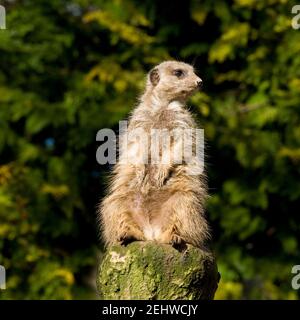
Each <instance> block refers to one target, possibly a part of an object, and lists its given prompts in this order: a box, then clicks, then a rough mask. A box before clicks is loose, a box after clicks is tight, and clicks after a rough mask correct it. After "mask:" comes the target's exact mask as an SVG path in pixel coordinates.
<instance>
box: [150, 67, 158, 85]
mask: <svg viewBox="0 0 300 320" xmlns="http://www.w3.org/2000/svg"><path fill="white" fill-rule="evenodd" d="M149 79H150V81H151V83H152V85H153V86H156V85H157V84H158V82H159V73H158V69H157V68H154V69H152V70H151V71H150V73H149Z"/></svg>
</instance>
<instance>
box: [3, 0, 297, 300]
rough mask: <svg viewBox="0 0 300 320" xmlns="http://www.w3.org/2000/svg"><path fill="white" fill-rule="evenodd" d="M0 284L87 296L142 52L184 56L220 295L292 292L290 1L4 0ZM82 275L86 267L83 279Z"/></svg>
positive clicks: (143, 67) (19, 292) (42, 293)
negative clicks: (111, 145) (116, 140)
mask: <svg viewBox="0 0 300 320" xmlns="http://www.w3.org/2000/svg"><path fill="white" fill-rule="evenodd" d="M1 4H2V5H4V6H5V7H6V9H7V29H6V30H0V154H1V156H0V263H1V264H2V265H4V266H5V267H6V269H7V290H6V291H3V292H1V296H0V298H22V299H24V298H26V299H29V298H37V299H68V298H69V299H71V298H79V297H80V298H94V297H95V296H94V293H93V292H92V291H91V290H89V289H88V285H87V284H86V283H87V282H88V278H89V273H90V272H91V270H92V269H93V267H95V266H96V265H97V262H96V260H97V258H96V255H97V248H96V244H97V243H98V242H97V229H96V226H95V207H96V204H97V202H98V199H99V197H100V196H101V194H102V190H103V188H104V186H105V172H106V171H107V169H108V168H106V167H101V166H99V165H97V163H96V160H95V153H96V149H97V147H98V146H97V144H96V141H95V136H96V133H97V131H98V130H99V129H101V128H103V127H112V128H117V124H118V121H119V120H120V119H122V118H124V117H126V115H127V114H128V112H129V111H130V109H131V108H132V106H133V105H134V103H135V100H136V96H137V94H138V93H139V92H140V90H142V87H143V83H144V75H145V72H146V71H147V70H149V69H150V68H151V67H152V66H153V65H154V64H156V63H159V62H160V61H162V60H164V59H169V58H175V59H182V60H185V61H187V62H190V63H194V64H195V67H196V68H197V70H198V71H199V73H200V75H201V77H202V78H203V80H204V84H205V87H204V90H203V92H201V93H198V94H197V95H195V96H194V97H193V98H192V100H191V105H192V108H193V110H194V111H195V112H196V113H197V114H198V116H199V119H200V123H201V125H202V126H203V127H204V129H205V135H206V140H207V148H206V150H207V163H208V165H207V168H208V175H209V183H210V193H211V195H212V197H211V199H210V201H209V204H208V217H209V219H210V220H211V224H212V226H213V231H214V247H215V250H216V252H217V256H218V263H219V268H220V272H221V274H222V280H221V282H220V288H219V290H218V291H217V297H218V298H232V299H235V298H248V299H251V298H257V299H259V298H266V299H277V298H291V299H292V298H296V297H297V292H296V291H293V290H292V289H291V286H290V281H291V273H290V272H291V268H292V265H294V264H299V261H300V254H299V248H298V244H299V240H300V239H299V231H300V230H299V229H300V218H299V213H298V212H299V207H300V200H299V199H300V187H299V173H300V169H299V162H300V142H299V141H300V126H299V123H300V121H299V117H300V109H299V105H300V54H299V52H300V33H299V31H297V30H293V29H292V28H291V18H292V15H291V8H292V6H293V1H287V0H261V1H254V0H233V1H225V0H220V1H218V2H217V3H214V2H213V1H209V0H204V1H201V2H200V1H196V0H190V1H179V0H175V1H172V2H161V1H157V0H155V1H150V0H149V1H148V0H146V1H143V2H140V1H139V2H138V1H136V0H112V1H104V0H77V1H61V0H53V1H51V2H49V1H46V0H40V1H38V2H36V1H33V0H23V1H22V0H15V1H2V2H1ZM92 281H93V280H92Z"/></svg>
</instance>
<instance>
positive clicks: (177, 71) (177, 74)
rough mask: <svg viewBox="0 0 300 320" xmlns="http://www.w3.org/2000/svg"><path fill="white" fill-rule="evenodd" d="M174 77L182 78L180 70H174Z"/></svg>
mask: <svg viewBox="0 0 300 320" xmlns="http://www.w3.org/2000/svg"><path fill="white" fill-rule="evenodd" d="M173 74H174V76H176V77H177V78H182V77H183V76H184V71H183V70H182V69H175V70H174V71H173Z"/></svg>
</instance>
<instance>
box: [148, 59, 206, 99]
mask: <svg viewBox="0 0 300 320" xmlns="http://www.w3.org/2000/svg"><path fill="white" fill-rule="evenodd" d="M201 86H202V80H201V79H200V78H199V77H198V76H197V75H196V74H195V71H194V68H193V67H192V66H191V65H189V64H187V63H184V62H177V61H165V62H162V63H161V64H159V65H157V66H156V67H154V68H153V69H152V70H151V71H150V72H149V74H148V79H147V91H148V90H150V91H151V93H154V94H155V95H156V96H157V97H158V98H159V99H162V100H164V101H168V102H170V101H174V100H179V101H186V100H187V99H188V98H189V97H190V96H191V95H192V94H193V93H194V92H195V91H196V90H199V89H200V88H201Z"/></svg>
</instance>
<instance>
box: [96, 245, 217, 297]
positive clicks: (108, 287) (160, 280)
mask: <svg viewBox="0 0 300 320" xmlns="http://www.w3.org/2000/svg"><path fill="white" fill-rule="evenodd" d="M217 282H218V272H217V266H216V262H215V260H214V257H213V255H212V254H211V253H210V252H207V251H203V250H201V249H199V248H195V247H192V246H188V248H187V250H186V251H184V252H179V251H177V250H176V249H174V248H173V247H171V246H169V245H163V244H158V243H154V242H133V243H131V244H129V245H128V246H126V247H124V246H114V247H112V248H110V249H109V250H108V251H107V252H106V254H105V255H104V257H103V260H102V262H101V264H100V267H99V273H98V279H97V287H98V291H99V293H100V297H101V298H102V299H116V300H118V299H143V300H153V299H161V300H169V299H185V300H186V299H188V300H195V299H212V298H213V296H214V293H215V291H216V288H217Z"/></svg>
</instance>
